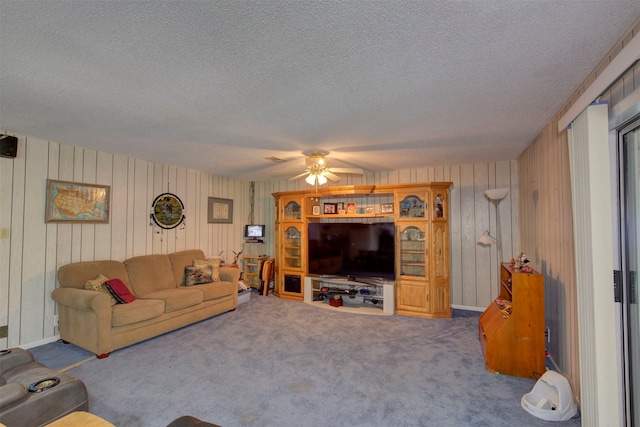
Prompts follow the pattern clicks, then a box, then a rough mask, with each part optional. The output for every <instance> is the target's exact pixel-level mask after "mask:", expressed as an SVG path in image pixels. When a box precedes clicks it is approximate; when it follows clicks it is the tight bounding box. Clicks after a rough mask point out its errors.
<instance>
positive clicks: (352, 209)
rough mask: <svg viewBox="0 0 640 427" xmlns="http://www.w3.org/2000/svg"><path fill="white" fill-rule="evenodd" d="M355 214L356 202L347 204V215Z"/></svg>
mask: <svg viewBox="0 0 640 427" xmlns="http://www.w3.org/2000/svg"><path fill="white" fill-rule="evenodd" d="M355 213H356V202H347V214H355Z"/></svg>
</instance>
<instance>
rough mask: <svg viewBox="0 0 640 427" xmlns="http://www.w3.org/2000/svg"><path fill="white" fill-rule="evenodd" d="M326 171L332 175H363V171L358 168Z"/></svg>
mask: <svg viewBox="0 0 640 427" xmlns="http://www.w3.org/2000/svg"><path fill="white" fill-rule="evenodd" d="M327 170H328V171H330V172H334V173H353V174H357V175H362V174H363V173H364V170H362V169H360V168H328V169H327Z"/></svg>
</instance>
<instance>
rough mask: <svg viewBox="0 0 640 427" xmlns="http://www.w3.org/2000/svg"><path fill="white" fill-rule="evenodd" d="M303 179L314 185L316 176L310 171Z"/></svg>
mask: <svg viewBox="0 0 640 427" xmlns="http://www.w3.org/2000/svg"><path fill="white" fill-rule="evenodd" d="M304 180H305V181H307V184H309V185H314V184H315V183H316V176H315V175H314V174H312V173H310V174H309V176H307V177H306V178H305V179H304Z"/></svg>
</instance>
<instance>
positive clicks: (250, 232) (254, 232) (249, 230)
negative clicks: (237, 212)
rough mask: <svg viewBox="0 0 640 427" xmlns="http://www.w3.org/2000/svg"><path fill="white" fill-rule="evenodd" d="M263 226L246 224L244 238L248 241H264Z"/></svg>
mask: <svg viewBox="0 0 640 427" xmlns="http://www.w3.org/2000/svg"><path fill="white" fill-rule="evenodd" d="M264 233H265V226H264V224H247V225H245V226H244V238H245V239H246V240H249V241H262V240H264Z"/></svg>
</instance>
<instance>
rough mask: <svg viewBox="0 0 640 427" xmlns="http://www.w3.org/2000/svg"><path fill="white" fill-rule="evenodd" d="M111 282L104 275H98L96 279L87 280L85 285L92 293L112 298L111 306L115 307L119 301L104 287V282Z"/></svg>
mask: <svg viewBox="0 0 640 427" xmlns="http://www.w3.org/2000/svg"><path fill="white" fill-rule="evenodd" d="M107 280H109V278H108V277H107V276H105V275H104V274H98V275H97V276H96V278H95V279H91V280H87V283H85V284H84V288H85V289H87V290H90V291H97V292H102V293H103V294H107V295H109V296H110V297H111V305H115V304H116V303H117V302H118V301H116V299H115V298H114V297H113V295H111V293H110V292H109V291H108V290H107V289H106V288H105V287H104V282H106V281H107Z"/></svg>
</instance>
